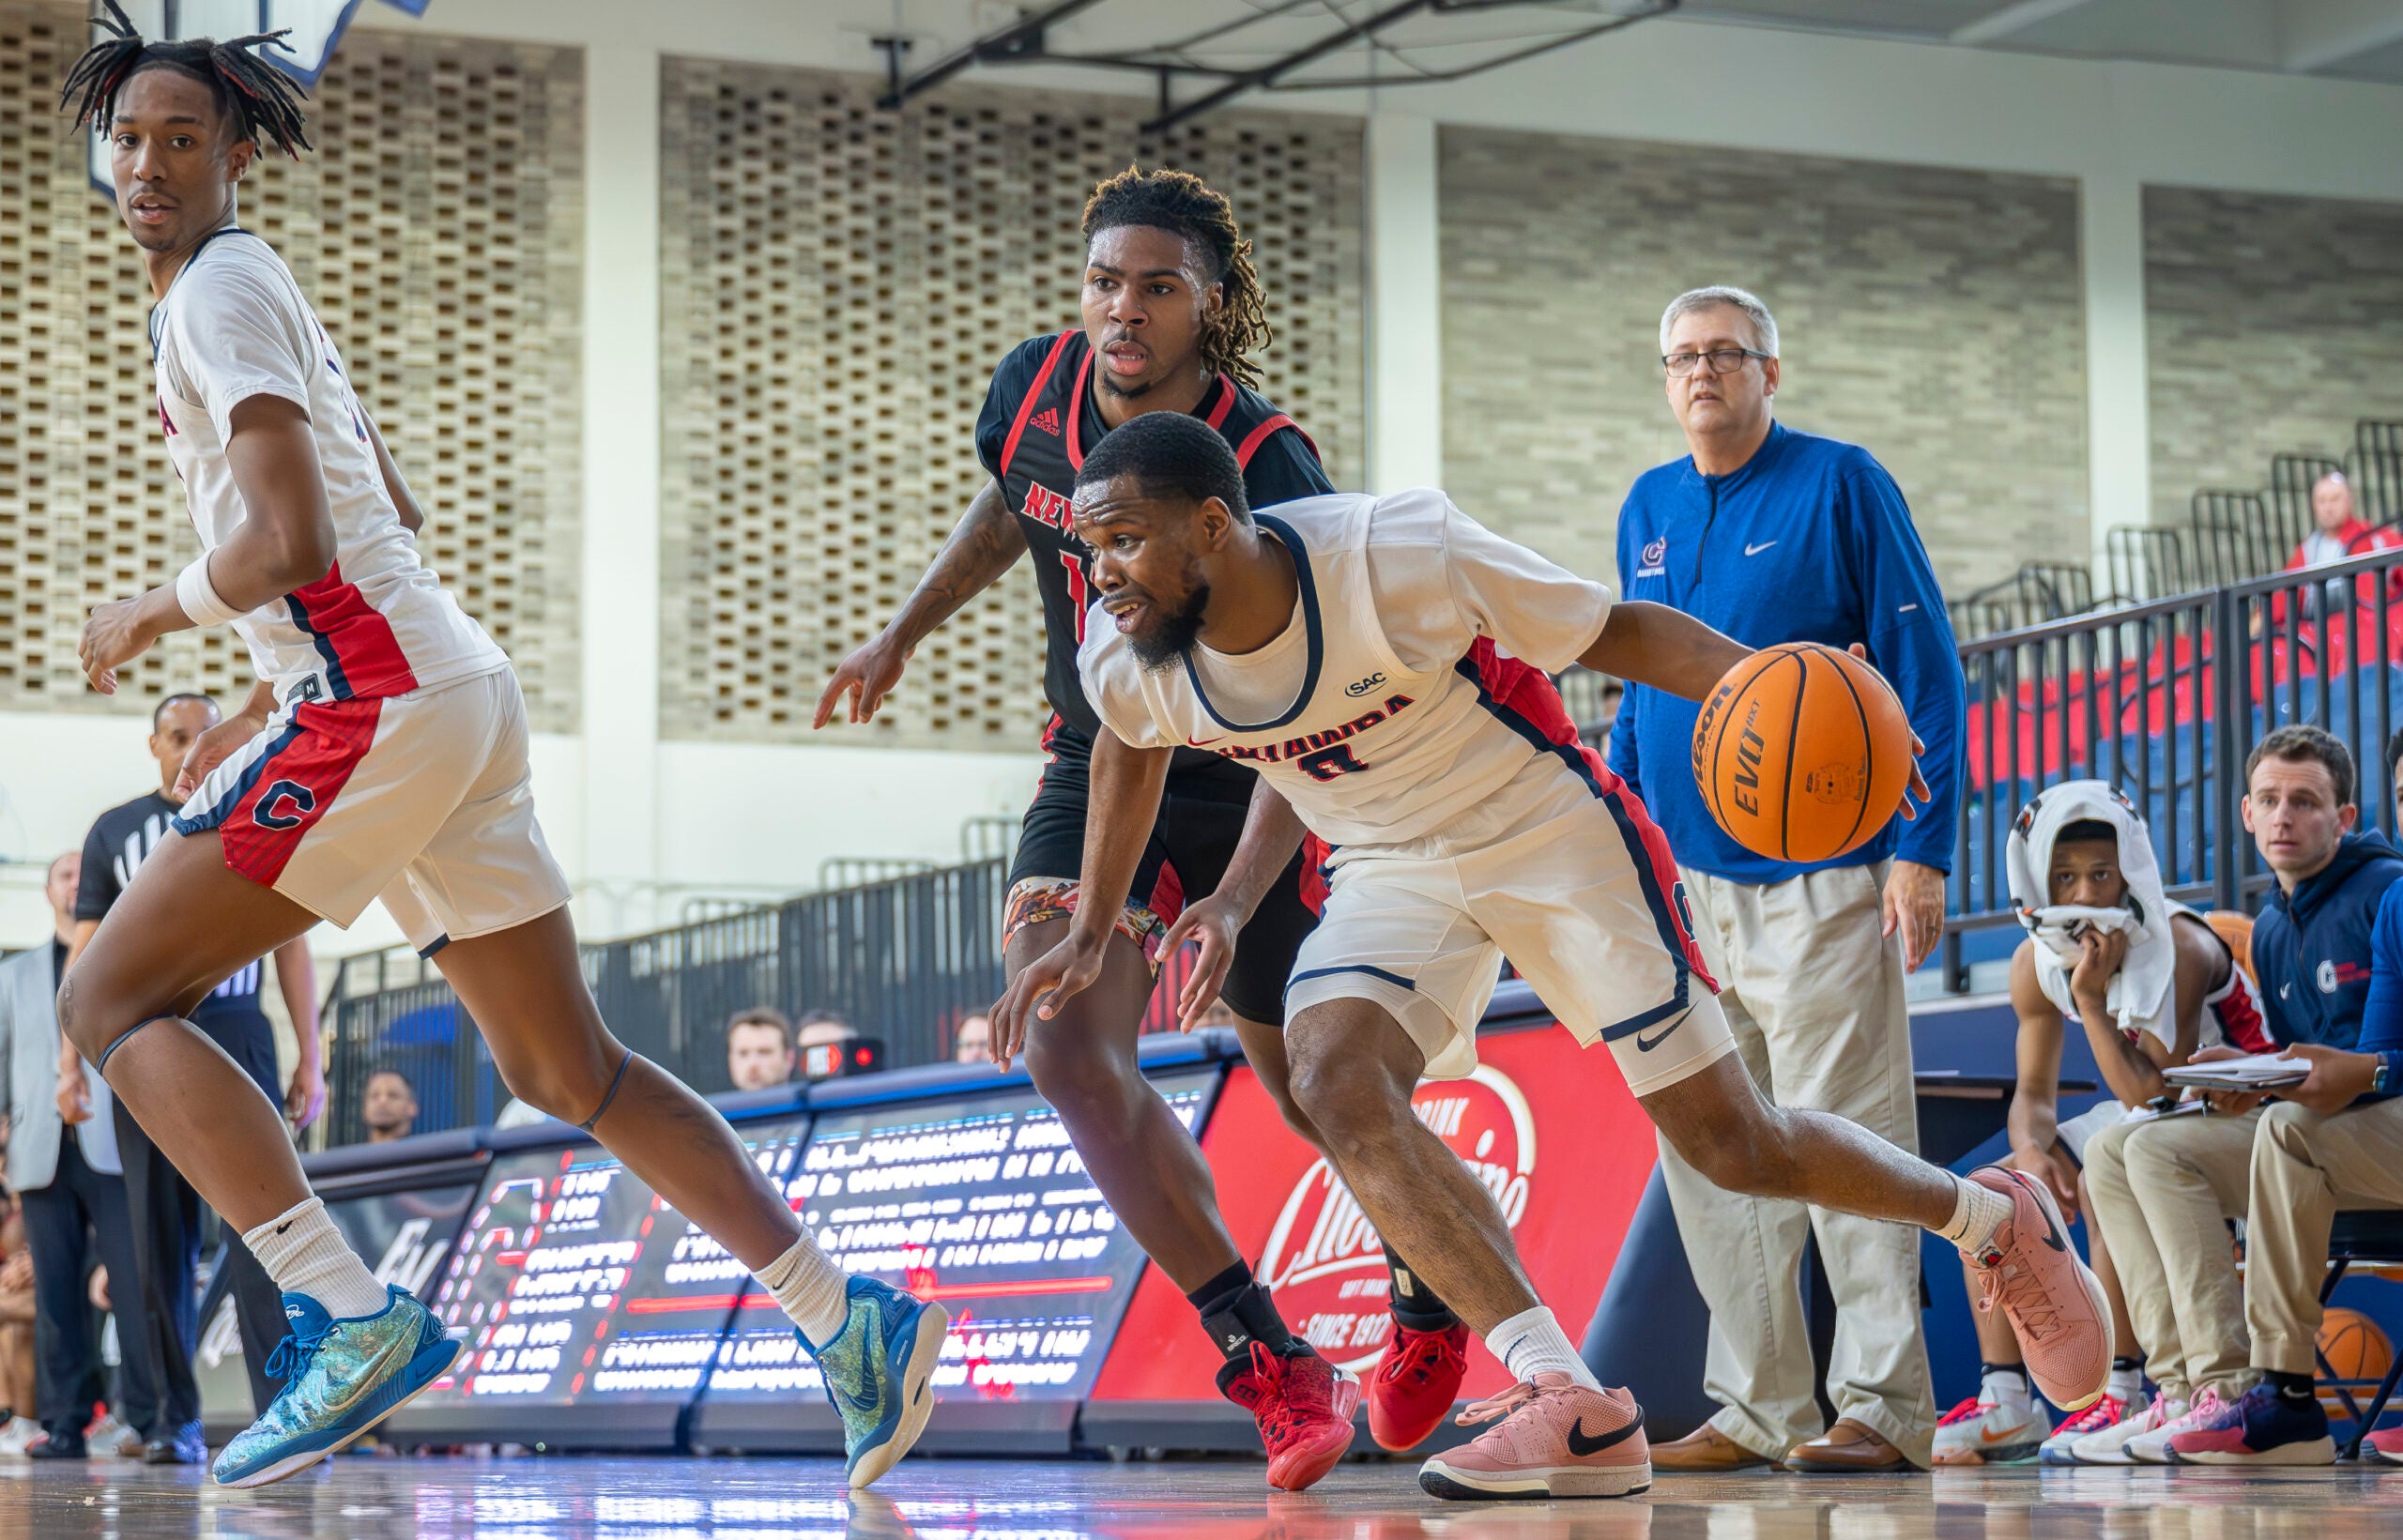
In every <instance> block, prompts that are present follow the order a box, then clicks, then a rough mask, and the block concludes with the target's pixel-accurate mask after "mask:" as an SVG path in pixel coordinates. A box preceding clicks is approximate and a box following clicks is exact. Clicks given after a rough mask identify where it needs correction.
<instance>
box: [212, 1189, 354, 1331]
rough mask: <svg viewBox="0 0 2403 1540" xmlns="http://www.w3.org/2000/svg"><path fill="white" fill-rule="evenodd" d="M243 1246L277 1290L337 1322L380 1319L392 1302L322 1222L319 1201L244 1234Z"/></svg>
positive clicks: (321, 1202) (329, 1225)
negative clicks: (300, 1296) (320, 1309)
mask: <svg viewBox="0 0 2403 1540" xmlns="http://www.w3.org/2000/svg"><path fill="white" fill-rule="evenodd" d="M242 1243H243V1244H244V1245H247V1246H249V1247H250V1248H251V1255H252V1256H253V1257H256V1258H258V1259H259V1266H261V1267H263V1268H265V1269H267V1275H268V1277H270V1278H273V1279H274V1280H275V1287H276V1288H281V1289H283V1291H284V1292H285V1293H287V1294H306V1295H308V1296H309V1297H310V1298H311V1299H313V1300H314V1301H316V1302H317V1303H318V1304H321V1305H323V1306H325V1311H326V1314H328V1315H329V1316H331V1317H333V1318H334V1319H336V1320H348V1319H352V1318H354V1317H358V1316H378V1315H382V1314H383V1313H384V1304H385V1301H386V1300H387V1299H388V1298H389V1297H390V1296H388V1295H387V1294H386V1293H385V1291H384V1286H383V1285H382V1284H379V1283H377V1282H376V1281H375V1274H374V1273H370V1272H368V1271H367V1264H366V1263H365V1262H362V1261H360V1259H359V1253H357V1252H355V1251H353V1250H351V1249H350V1243H348V1242H346V1241H344V1239H343V1238H342V1231H340V1230H338V1229H336V1228H334V1222H333V1221H332V1220H330V1219H329V1218H327V1217H326V1204H325V1200H324V1199H323V1198H316V1197H313V1198H311V1199H309V1201H307V1202H306V1203H303V1204H300V1205H299V1206H298V1207H297V1208H295V1209H293V1210H292V1211H291V1212H289V1213H280V1214H277V1215H276V1216H275V1217H274V1218H273V1219H270V1220H268V1222H267V1223H266V1224H264V1225H261V1226H260V1227H258V1228H256V1229H254V1230H245V1231H243V1232H242Z"/></svg>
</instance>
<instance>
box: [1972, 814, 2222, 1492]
mask: <svg viewBox="0 0 2403 1540" xmlns="http://www.w3.org/2000/svg"><path fill="white" fill-rule="evenodd" d="M2003 861H2004V870H2005V873H2006V876H2007V877H2008V880H2009V883H2010V888H2011V905H2012V909H2013V913H2015V914H2016V915H2017V916H2018V917H2019V922H2020V924H2021V925H2023V926H2025V927H2026V928H2027V930H2028V938H2027V939H2026V940H2024V941H2021V942H2020V943H2019V947H2018V950H2017V951H2016V952H2014V953H2012V958H2011V1003H2012V1008H2013V1011H2014V1012H2015V1013H2016V1014H2017V1015H2018V1017H2019V1040H2018V1053H2017V1059H2018V1064H2019V1086H2018V1093H2017V1094H2016V1095H2015V1096H2014V1097H2013V1099H2012V1103H2011V1111H2010V1118H2009V1124H2010V1133H2011V1155H2010V1158H2009V1160H2008V1162H2007V1164H2009V1165H2010V1166H2014V1167H2016V1168H2017V1169H2019V1170H2022V1171H2025V1172H2027V1173H2028V1175H2030V1176H2032V1177H2035V1178H2036V1179H2037V1180H2038V1181H2040V1182H2043V1183H2045V1185H2046V1186H2048V1187H2050V1188H2051V1189H2052V1192H2053V1196H2054V1197H2055V1198H2056V1199H2058V1200H2059V1203H2060V1206H2061V1212H2062V1213H2063V1214H2064V1215H2066V1216H2067V1217H2070V1218H2072V1219H2074V1218H2075V1217H2076V1216H2077V1213H2078V1212H2079V1210H2080V1209H2083V1208H2089V1207H2090V1203H2089V1198H2088V1196H2087V1192H2086V1185H2085V1181H2084V1178H2083V1175H2082V1169H2083V1167H2082V1162H2083V1160H2084V1158H2085V1151H2086V1149H2087V1145H2088V1142H2089V1140H2090V1139H2092V1138H2093V1136H2095V1135H2097V1134H2100V1133H2102V1132H2103V1131H2104V1130H2105V1129H2108V1128H2111V1127H2114V1126H2116V1125H2118V1124H2120V1123H2121V1122H2124V1121H2127V1120H2128V1118H2130V1117H2131V1116H2133V1115H2135V1113H2136V1112H2137V1109H2138V1108H2140V1107H2142V1106H2143V1105H2145V1104H2146V1103H2147V1102H2150V1101H2151V1100H2152V1099H2153V1098H2155V1097H2158V1096H2161V1095H2164V1094H2174V1093H2171V1092H2169V1091H2168V1088H2167V1087H2166V1086H2165V1085H2164V1084H2163V1082H2162V1078H2161V1072H2162V1071H2163V1070H2165V1069H2167V1068H2169V1067H2170V1066H2172V1065H2176V1064H2183V1063H2184V1062H2186V1061H2187V1060H2189V1059H2190V1058H2192V1057H2193V1056H2194V1054H2195V1051H2196V1049H2197V1048H2199V1047H2211V1046H2216V1045H2219V1044H2235V1045H2236V1046H2238V1047H2240V1048H2242V1049H2244V1050H2245V1051H2247V1052H2258V1051H2259V1050H2261V1049H2264V1048H2267V1047H2268V1046H2269V1045H2270V1044H2269V1040H2268V1038H2267V1037H2266V1036H2265V1035H2264V1033H2263V1031H2262V1029H2261V1014H2260V1011H2259V1009H2258V1006H2257V1005H2256V1003H2255V1001H2254V998H2253V988H2252V984H2251V983H2250V982H2249V981H2248V980H2247V979H2246V978H2245V976H2244V973H2243V970H2242V968H2239V967H2238V966H2237V959H2236V954H2235V953H2234V952H2233V951H2231V950H2230V949H2229V947H2228V944H2227V942H2226V941H2224V940H2222V939H2221V938H2220V937H2219V934H2218V932H2216V931H2215V930H2213V929H2212V926H2211V924H2210V923H2209V922H2207V921H2206V920H2205V919H2204V918H2203V916H2201V915H2200V914H2197V913H2196V911H2194V910H2193V909H2190V908H2188V907H2185V906H2184V905H2182V904H2173V903H2171V902H2169V900H2168V897H2167V896H2166V894H2165V893H2164V892H2163V891H2162V883H2161V867H2160V863H2159V862H2158V861H2156V860H2155V859H2154V856H2153V848H2152V835H2151V831H2150V830H2149V829H2147V828H2146V827H2145V821H2144V816H2143V815H2141V814H2139V813H2138V812H2137V811H2136V810H2135V804H2133V803H2131V802H2130V801H2129V800H2127V798H2126V797H2124V796H2122V795H2121V794H2120V792H2119V790H2118V789H2117V788H2115V787H2113V786H2110V785H2106V784H2105V783H2104V782H2101V781H2071V782H2067V783H2065V784H2063V785H2058V786H2054V787H2052V788H2051V789H2049V790H2047V791H2045V792H2044V793H2043V795H2041V796H2039V797H2037V798H2036V799H2034V800H2031V801H2030V802H2028V805H2027V806H2026V807H2025V808H2023V809H2022V810H2021V812H2020V815H2019V817H2018V818H2017V820H2016V821H2015V822H2014V823H2013V826H2012V831H2011V835H2010V838H2009V840H2008V842H2007V844H2006V846H2005V850H2004V856H2003ZM2065 1021H2066V1022H2068V1023H2070V1024H2073V1025H2074V1027H2075V1028H2076V1029H2078V1030H2079V1031H2080V1032H2081V1033H2082V1034H2083V1036H2084V1038H2085V1041H2086V1044H2087V1046H2088V1047H2089V1049H2090V1050H2091V1051H2092V1053H2093V1055H2094V1061H2095V1063H2096V1065H2097V1066H2098V1067H2099V1068H2100V1069H2101V1070H2102V1072H2103V1080H2104V1086H2105V1091H2106V1092H2107V1094H2106V1095H2105V1097H2104V1099H2103V1100H2102V1101H2100V1102H2098V1103H2096V1104H2095V1105H2093V1106H2092V1107H2090V1108H2089V1109H2087V1110H2086V1111H2084V1112H2081V1113H2080V1114H2078V1115H2077V1116H2076V1117H2074V1118H2071V1119H2069V1120H2067V1121H2061V1120H2060V1119H2059V1117H2058V1114H2057V1107H2058V1098H2059V1089H2060V1072H2061V1033H2062V1027H2063V1023H2064V1022H2065ZM2086 1237H2087V1243H2088V1250H2089V1253H2090V1255H2091V1257H2092V1260H2093V1263H2094V1273H2095V1275H2096V1276H2097V1277H2098V1278H2100V1279H2101V1280H2102V1283H2103V1288H2104V1290H2105V1292H2106V1293H2107V1294H2109V1295H2110V1297H2111V1332H2112V1338H2113V1346H2114V1356H2113V1358H2112V1362H2111V1380H2110V1384H2109V1386H2108V1388H2107V1389H2106V1390H2105V1393H2104V1395H2103V1398H2102V1399H2101V1400H2099V1401H2097V1402H2095V1403H2094V1404H2093V1405H2092V1406H2090V1407H2088V1408H2086V1409H2085V1410H2083V1411H2081V1412H2079V1413H2077V1414H2075V1415H2074V1416H2072V1417H2070V1418H2069V1419H2068V1420H2067V1421H2065V1422H2063V1423H2062V1424H2061V1426H2059V1428H2056V1429H2053V1430H2052V1436H2051V1437H2050V1438H2049V1439H2047V1438H2046V1437H2045V1433H2046V1425H2045V1424H2044V1422H2043V1420H2042V1419H2041V1418H2040V1417H2039V1416H2038V1413H2037V1408H2036V1405H2035V1398H2034V1396H2033V1395H2032V1394H2031V1392H2030V1389H2029V1386H2028V1371H2027V1368H2026V1366H2025V1364H2024V1362H2023V1360H2022V1358H2021V1356H2020V1350H2019V1342H2018V1339H2017V1338H2016V1337H2015V1336H2013V1334H2012V1331H2011V1327H2010V1325H2009V1323H2007V1322H2006V1321H2003V1320H2001V1319H1998V1314H1999V1313H1998V1312H1995V1311H1981V1312H1979V1313H1978V1316H1977V1319H1976V1327H1977V1335H1978V1352H1979V1356H1980V1357H1981V1358H1982V1359H1983V1360H1984V1373H1983V1377H1982V1383H1981V1384H1980V1386H1979V1393H1978V1395H1976V1396H1975V1397H1973V1398H1971V1399H1969V1400H1967V1401H1964V1402H1962V1403H1961V1404H1960V1405H1959V1406H1957V1407H1955V1408H1953V1409H1952V1410H1951V1411H1950V1412H1947V1413H1946V1414H1945V1416H1944V1419H1943V1421H1942V1422H1941V1423H1940V1424H1938V1425H1937V1427H1936V1464H1938V1465H1990V1464H1997V1463H1999V1462H2002V1461H2006V1460H2016V1459H2025V1458H2026V1457H2028V1456H2029V1455H2032V1454H2035V1453H2037V1450H2038V1446H2039V1442H2040V1441H2042V1443H2043V1447H2044V1449H2045V1451H2046V1454H2045V1459H2046V1463H2055V1462H2074V1456H2072V1455H2071V1454H2070V1451H2071V1448H2072V1446H2073V1445H2074V1443H2075V1442H2076V1441H2077V1440H2079V1439H2081V1438H2083V1437H2084V1436H2086V1435H2087V1434H2089V1433H2097V1432H2100V1431H2102V1430H2103V1429H2105V1428H2106V1427H2110V1426H2113V1425H2115V1424H2117V1423H2120V1422H2121V1421H2123V1420H2124V1419H2126V1418H2127V1417H2130V1416H2133V1415H2135V1413H2136V1412H2139V1411H2141V1410H2144V1394H2143V1383H2144V1370H2143V1363H2144V1350H2143V1349H2141V1348H2140V1347H2138V1346H2137V1342H2136V1334H2135V1325H2134V1323H2133V1322H2132V1321H2130V1319H2128V1307H2127V1302H2126V1298H2125V1296H2124V1293H2123V1291H2122V1290H2121V1288H2120V1279H2119V1276H2118V1273H2116V1271H2115V1270H2114V1269H2113V1268H2112V1266H2111V1257H2110V1250H2109V1246H2108V1244H2107V1243H2106V1240H2105V1236H2104V1234H2103V1230H2102V1228H2101V1227H2100V1226H2094V1225H2089V1226H2088V1227H2087V1232H2086ZM1970 1292H1971V1293H1972V1295H1974V1294H1975V1293H1976V1292H1977V1289H1976V1288H1975V1286H1974V1284H1973V1285H1972V1287H1971V1289H1970Z"/></svg>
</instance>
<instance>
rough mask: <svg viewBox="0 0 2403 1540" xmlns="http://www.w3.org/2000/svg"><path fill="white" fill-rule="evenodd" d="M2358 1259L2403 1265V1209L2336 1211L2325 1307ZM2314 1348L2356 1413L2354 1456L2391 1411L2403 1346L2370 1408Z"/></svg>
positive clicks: (2402, 1374) (2350, 1454) (2322, 1369)
mask: <svg viewBox="0 0 2403 1540" xmlns="http://www.w3.org/2000/svg"><path fill="white" fill-rule="evenodd" d="M2356 1264H2359V1265H2364V1266H2373V1267H2374V1266H2380V1265H2387V1266H2394V1265H2403V1209H2348V1210H2346V1211H2344V1212H2341V1213H2339V1214H2337V1215H2336V1223H2335V1224H2334V1227H2331V1229H2330V1231H2329V1236H2328V1276H2327V1277H2326V1278H2325V1279H2324V1280H2323V1281H2322V1282H2321V1283H2320V1285H2319V1304H2320V1307H2321V1308H2322V1309H2325V1308H2326V1307H2327V1304H2328V1300H2329V1296H2331V1295H2333V1294H2334V1293H2335V1292H2336V1286H2337V1285H2338V1284H2340V1283H2342V1282H2344V1280H2345V1274H2346V1273H2349V1272H2350V1271H2352V1269H2353V1268H2354V1266H2355V1265H2356ZM2311 1351H2312V1356H2313V1357H2315V1358H2317V1359H2318V1360H2319V1378H2320V1379H2321V1380H2324V1381H2327V1382H2329V1383H2330V1385H2331V1386H2332V1388H2334V1391H2335V1392H2336V1395H2337V1396H2338V1397H2339V1398H2340V1399H2342V1400H2343V1401H2344V1403H2345V1410H2346V1411H2348V1412H2349V1413H2350V1414H2351V1416H2352V1419H2353V1441H2352V1442H2351V1443H2350V1444H2348V1445H2347V1446H2346V1448H2345V1457H2346V1458H2347V1459H2352V1458H2354V1457H2356V1456H2359V1455H2360V1454H2361V1452H2362V1441H2363V1440H2365V1439H2366V1438H2368V1437H2369V1433H2370V1429H2372V1428H2373V1427H2376V1426H2378V1419H2379V1418H2380V1416H2382V1415H2384V1414H2385V1411H2386V1403H2387V1401H2388V1400H2389V1399H2390V1398H2391V1397H2392V1396H2393V1395H2395V1380H2398V1379H2403V1352H2397V1353H2395V1354H2394V1355H2393V1362H2392V1363H2390V1364H2389V1365H2387V1369H2386V1378H2385V1379H2384V1380H2380V1381H2379V1385H2378V1394H2377V1395H2374V1396H2372V1397H2370V1403H2369V1406H2368V1407H2367V1408H2366V1409H2365V1408H2364V1407H2363V1406H2362V1404H2361V1403H2360V1402H2358V1401H2356V1400H2354V1399H2353V1390H2352V1386H2353V1383H2354V1382H2353V1381H2349V1380H2346V1379H2345V1378H2344V1377H2343V1376H2342V1375H2339V1374H2338V1373H2337V1372H2336V1366H2335V1365H2333V1364H2331V1363H2329V1362H2328V1355H2327V1354H2326V1353H2323V1352H2321V1351H2320V1350H2319V1347H2318V1346H2317V1345H2316V1344H2315V1345H2314V1346H2313V1348H2312V1349H2311Z"/></svg>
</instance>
